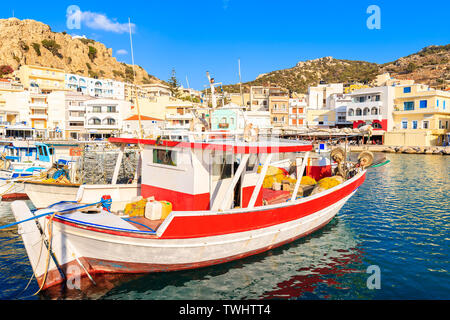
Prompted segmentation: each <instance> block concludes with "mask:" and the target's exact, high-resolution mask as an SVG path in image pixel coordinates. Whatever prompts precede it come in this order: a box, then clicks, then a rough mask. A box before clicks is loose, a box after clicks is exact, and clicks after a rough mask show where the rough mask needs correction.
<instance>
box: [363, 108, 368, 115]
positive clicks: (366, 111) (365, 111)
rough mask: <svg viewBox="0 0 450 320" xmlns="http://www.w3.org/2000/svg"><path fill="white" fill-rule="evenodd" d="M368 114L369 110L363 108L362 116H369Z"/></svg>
mask: <svg viewBox="0 0 450 320" xmlns="http://www.w3.org/2000/svg"><path fill="white" fill-rule="evenodd" d="M369 112H370V110H369V108H364V111H363V115H365V116H367V115H369Z"/></svg>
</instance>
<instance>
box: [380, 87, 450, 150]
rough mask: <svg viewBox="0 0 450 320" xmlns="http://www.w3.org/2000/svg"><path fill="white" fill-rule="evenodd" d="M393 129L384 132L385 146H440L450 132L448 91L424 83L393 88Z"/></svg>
mask: <svg viewBox="0 0 450 320" xmlns="http://www.w3.org/2000/svg"><path fill="white" fill-rule="evenodd" d="M394 90H395V91H394V92H395V93H394V94H395V98H394V110H393V122H394V126H393V130H392V131H391V132H390V133H389V134H387V135H386V141H385V143H386V144H388V145H412V146H433V145H442V141H443V138H444V135H445V134H446V133H448V132H450V92H448V91H442V90H436V89H432V88H430V87H428V86H427V85H424V84H412V85H409V84H408V85H401V86H396V87H395V88H394Z"/></svg>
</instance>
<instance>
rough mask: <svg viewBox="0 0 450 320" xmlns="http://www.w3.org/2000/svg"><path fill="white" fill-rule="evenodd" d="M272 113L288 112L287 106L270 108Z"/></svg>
mask: <svg viewBox="0 0 450 320" xmlns="http://www.w3.org/2000/svg"><path fill="white" fill-rule="evenodd" d="M272 113H289V110H288V109H287V108H272Z"/></svg>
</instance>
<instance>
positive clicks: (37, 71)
mask: <svg viewBox="0 0 450 320" xmlns="http://www.w3.org/2000/svg"><path fill="white" fill-rule="evenodd" d="M15 76H16V77H18V78H19V79H20V82H21V83H22V85H23V87H24V89H27V90H28V89H29V88H30V87H32V86H37V87H39V89H40V90H41V92H42V93H50V92H52V91H54V90H65V87H66V86H65V79H66V76H65V72H64V70H62V69H57V68H49V67H41V66H33V65H24V66H21V67H20V69H19V70H17V71H16V72H15Z"/></svg>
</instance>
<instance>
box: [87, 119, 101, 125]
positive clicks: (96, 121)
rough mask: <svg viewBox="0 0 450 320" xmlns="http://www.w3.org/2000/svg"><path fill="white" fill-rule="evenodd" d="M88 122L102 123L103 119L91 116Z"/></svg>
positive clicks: (92, 123) (91, 123) (93, 123)
mask: <svg viewBox="0 0 450 320" xmlns="http://www.w3.org/2000/svg"><path fill="white" fill-rule="evenodd" d="M88 123H89V124H90V125H95V124H100V123H101V121H100V119H99V118H91V119H89V121H88Z"/></svg>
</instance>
